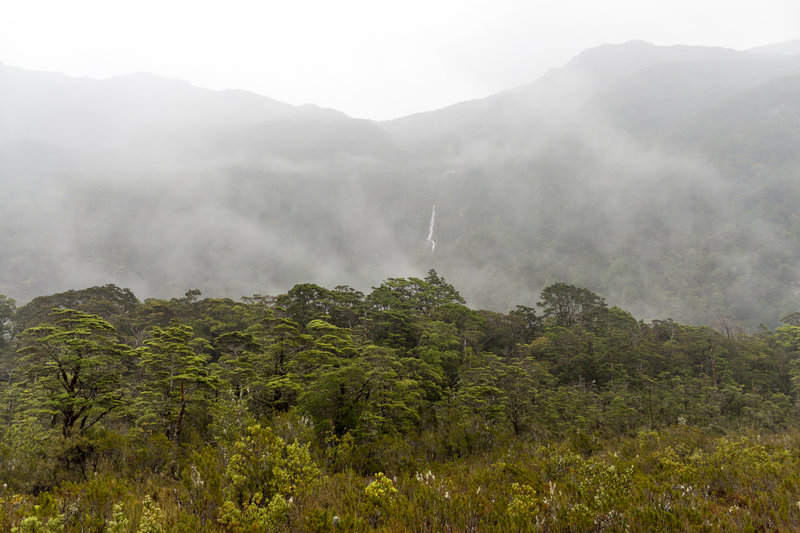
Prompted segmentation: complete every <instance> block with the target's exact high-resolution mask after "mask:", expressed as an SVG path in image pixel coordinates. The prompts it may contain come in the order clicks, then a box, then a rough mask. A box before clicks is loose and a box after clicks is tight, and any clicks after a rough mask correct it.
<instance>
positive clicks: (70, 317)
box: [19, 309, 129, 437]
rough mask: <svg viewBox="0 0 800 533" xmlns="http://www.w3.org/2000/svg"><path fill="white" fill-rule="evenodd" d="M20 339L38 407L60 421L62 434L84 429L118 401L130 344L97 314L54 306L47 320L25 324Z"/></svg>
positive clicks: (24, 361) (21, 350) (23, 359)
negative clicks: (37, 395)
mask: <svg viewBox="0 0 800 533" xmlns="http://www.w3.org/2000/svg"><path fill="white" fill-rule="evenodd" d="M20 341H21V346H20V349H19V353H20V354H22V356H23V357H22V363H23V365H24V368H25V371H26V373H27V375H28V377H29V379H30V380H31V382H32V385H33V386H35V387H38V388H39V389H40V390H41V391H42V394H43V398H42V405H41V407H42V409H44V410H47V411H50V412H52V413H53V415H54V417H53V423H59V422H60V424H61V434H62V435H63V436H64V437H71V436H72V435H73V434H74V433H75V432H76V430H77V432H79V433H81V432H84V431H85V430H87V429H89V428H90V427H92V426H94V425H95V424H96V423H98V422H99V421H100V420H102V419H103V418H104V417H105V416H106V415H108V414H109V413H110V412H111V411H112V410H113V409H115V408H117V407H119V406H120V405H122V398H123V394H122V391H121V388H120V377H121V373H122V370H123V359H124V358H126V357H127V356H128V354H129V349H128V347H127V346H125V345H123V344H120V343H118V342H117V339H116V330H115V329H114V327H113V326H112V325H111V324H109V323H108V322H106V321H105V320H103V319H102V318H100V317H99V316H97V315H90V314H88V313H84V312H82V311H76V310H74V309H55V310H53V311H52V313H51V315H50V321H49V322H45V323H43V324H41V325H39V326H36V327H33V328H28V329H27V330H25V331H24V332H23V333H22V335H21V338H20Z"/></svg>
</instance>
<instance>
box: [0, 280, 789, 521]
mask: <svg viewBox="0 0 800 533" xmlns="http://www.w3.org/2000/svg"><path fill="white" fill-rule="evenodd" d="M526 303H527V305H517V306H516V307H515V308H514V309H513V310H511V311H509V312H507V313H501V312H496V311H487V310H476V309H472V308H470V307H468V306H467V305H466V303H465V300H464V298H463V297H462V296H461V294H460V293H459V291H458V290H457V289H456V288H455V287H454V286H453V285H451V284H450V283H448V282H447V281H446V280H445V279H444V278H443V277H442V276H441V275H440V274H438V273H437V272H436V271H434V270H430V271H428V272H427V274H426V276H425V277H424V278H416V277H409V278H388V279H386V280H384V281H383V282H382V283H381V284H380V285H379V286H377V287H373V288H372V291H371V292H370V293H369V294H364V293H362V292H360V291H358V290H356V289H353V288H352V287H349V286H342V285H340V286H336V287H334V288H326V287H322V286H319V285H316V284H312V283H304V284H297V285H295V286H294V287H292V288H291V289H290V290H288V292H286V293H285V294H281V295H279V296H277V297H272V296H262V295H253V296H250V297H244V298H241V299H239V300H233V299H228V298H204V297H203V295H202V294H201V292H200V291H199V290H197V289H192V290H189V291H187V292H186V294H185V295H184V297H181V298H172V299H158V298H148V299H145V300H143V301H140V300H139V299H138V298H137V297H136V296H135V295H134V294H133V292H132V291H130V290H129V289H124V288H120V287H118V286H116V285H105V286H96V287H91V288H87V289H83V290H69V291H66V292H61V293H57V294H52V295H47V296H39V297H36V298H34V299H32V300H31V301H30V302H29V303H27V304H25V305H21V306H19V307H17V306H16V304H15V301H14V300H13V299H11V298H9V297H5V296H3V297H0V328H1V329H0V399H2V404H0V409H1V410H0V417H2V423H0V485H1V487H2V488H0V530H3V531H14V532H55V531H97V532H100V531H102V532H139V533H145V532H148V533H149V532H159V531H189V530H193V531H224V532H250V531H318V532H328V531H370V530H380V531H431V532H434V531H765V530H798V529H800V501H798V500H800V431H799V429H800V428H798V424H797V422H796V420H797V416H798V400H800V363H799V362H800V314H792V315H789V316H786V317H784V319H783V322H782V325H780V326H779V327H777V328H775V329H774V330H770V329H768V328H767V327H762V328H761V329H760V331H758V332H756V333H751V332H750V333H749V332H747V331H746V330H745V329H744V328H743V327H741V326H739V325H737V324H736V323H734V322H732V321H721V322H720V323H718V324H715V326H714V328H713V329H712V328H710V327H701V326H693V325H685V324H681V323H678V322H675V321H673V320H671V319H669V318H664V319H659V320H652V321H649V322H645V321H643V320H638V319H637V318H636V317H634V316H633V315H632V314H630V313H629V312H627V311H625V310H624V309H621V308H619V307H616V306H614V305H610V304H608V303H606V301H605V299H604V297H603V296H601V295H599V294H596V293H594V292H592V291H590V290H588V289H586V288H582V287H579V286H575V285H570V284H567V283H563V282H557V283H554V284H551V285H549V286H547V287H545V288H544V289H543V290H542V291H541V294H540V295H539V297H538V301H536V302H526Z"/></svg>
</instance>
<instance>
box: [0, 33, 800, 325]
mask: <svg viewBox="0 0 800 533" xmlns="http://www.w3.org/2000/svg"><path fill="white" fill-rule="evenodd" d="M781 50H784V49H783V48H782V49H781ZM798 97H800V56H798V55H793V54H791V53H790V54H786V53H783V52H781V55H777V54H771V53H769V49H767V50H766V51H765V50H761V51H759V54H755V53H748V52H736V51H733V50H726V49H720V48H703V47H656V46H653V45H650V44H648V43H643V42H632V43H626V44H622V45H614V46H603V47H598V48H596V49H592V50H589V51H587V52H585V53H583V54H581V55H580V56H578V57H577V58H575V59H574V60H573V61H571V62H570V63H569V64H567V65H565V66H563V67H559V68H556V69H553V70H551V71H550V72H549V73H548V74H546V75H545V76H543V77H541V78H539V79H537V80H534V81H532V82H531V83H530V84H528V85H524V86H521V87H516V88H511V89H509V90H507V91H505V92H502V93H499V94H496V95H493V96H490V97H487V98H485V99H481V100H475V101H469V102H462V103H459V104H456V105H453V106H451V107H448V108H444V109H441V110H438V111H433V112H429V113H422V114H417V115H412V116H409V117H405V118H401V119H397V120H393V121H384V122H374V121H367V120H356V119H352V118H350V117H348V116H347V115H345V114H343V113H340V112H338V111H335V110H330V109H322V108H318V107H316V106H300V107H296V106H290V105H288V104H283V103H281V102H276V101H274V100H271V99H269V98H266V97H262V96H259V95H255V94H252V93H245V92H241V91H222V92H218V91H210V90H206V89H200V88H197V87H193V86H191V85H189V84H186V83H183V82H178V81H173V80H163V79H160V78H156V77H153V76H146V75H136V76H129V77H119V78H114V79H110V80H104V81H98V80H86V79H73V78H68V77H65V76H61V75H58V74H42V73H35V72H28V71H24V70H21V69H12V68H9V67H0V101H2V102H3V106H2V107H0V177H1V178H2V184H3V188H4V190H5V193H4V197H3V203H4V208H3V211H2V214H0V247H1V248H2V250H3V252H2V254H0V293H2V294H7V295H9V296H12V297H14V298H17V299H18V300H19V301H21V302H24V301H26V300H28V299H30V298H33V297H35V296H37V295H41V294H49V293H53V292H58V291H62V290H67V289H71V288H82V287H87V286H92V285H102V284H106V283H115V284H118V285H120V286H124V287H129V288H131V289H132V290H133V291H134V292H135V293H136V294H137V296H139V297H140V298H144V297H172V296H178V295H182V294H183V293H184V292H185V291H186V290H187V289H189V288H198V289H200V290H201V291H202V293H203V294H204V295H206V296H228V297H233V298H236V297H239V296H246V295H251V294H255V293H258V294H279V293H283V292H286V291H287V290H288V289H289V288H291V286H292V285H293V284H295V283H303V282H313V283H318V284H320V285H323V286H328V287H332V286H335V285H342V284H346V285H350V286H353V287H355V288H357V289H360V290H362V291H369V289H370V287H372V286H375V285H377V284H379V283H380V281H381V280H382V279H385V278H388V277H398V276H401V277H404V276H419V275H423V274H424V272H425V271H427V270H428V269H430V268H435V269H436V270H437V271H438V272H439V273H440V274H442V275H443V276H445V277H446V278H447V280H448V281H449V282H451V283H453V284H454V285H455V286H456V288H457V289H459V290H460V291H461V292H462V294H463V295H464V296H465V298H466V299H467V301H468V303H469V304H470V305H471V306H473V307H483V308H490V309H494V310H499V311H505V310H508V309H511V308H512V307H513V306H514V305H517V304H523V305H533V304H534V303H535V302H536V301H537V298H538V294H539V292H540V291H541V289H542V288H543V287H545V286H546V285H548V284H550V283H553V282H556V281H565V282H568V283H573V284H576V285H581V286H585V287H587V288H589V289H591V290H593V291H596V292H598V293H599V294H602V295H603V296H604V297H605V298H606V299H607V301H608V302H610V303H611V304H614V305H618V306H620V307H622V308H625V309H627V310H630V311H632V312H633V313H634V314H635V315H636V316H639V317H642V318H646V319H649V318H666V317H671V318H675V319H677V320H681V321H685V322H692V323H711V322H712V321H714V320H715V319H718V318H720V317H726V318H728V317H729V318H731V319H732V320H734V321H736V322H739V323H742V324H745V325H747V326H748V327H751V328H753V327H755V326H757V325H758V324H759V323H761V322H764V323H767V324H774V323H776V322H777V321H778V320H779V319H780V317H782V316H784V315H785V314H788V313H789V312H792V311H796V310H797V308H798V307H799V306H800V301H799V300H800V298H798V295H797V294H796V291H795V290H793V289H792V288H793V287H795V286H796V283H797V280H798V279H800V272H798V268H797V266H796V265H798V264H800V263H799V262H798V256H799V255H800V244H798V243H800V240H798V237H800V235H798V231H800V225H799V224H798V222H797V218H796V215H795V214H794V212H793V208H794V206H796V205H797V202H796V200H798V199H800V198H798V197H800V191H799V190H798V189H797V184H798V183H800V181H798V178H800V175H799V174H800V170H799V169H800V165H799V164H798V163H800V162H799V161H798V155H797V153H796V146H798V144H796V143H795V141H798V140H800V104H798V102H800V98H798ZM432 206H434V207H433V209H432ZM434 217H435V218H434ZM434 220H435V233H434ZM434 242H435V244H434Z"/></svg>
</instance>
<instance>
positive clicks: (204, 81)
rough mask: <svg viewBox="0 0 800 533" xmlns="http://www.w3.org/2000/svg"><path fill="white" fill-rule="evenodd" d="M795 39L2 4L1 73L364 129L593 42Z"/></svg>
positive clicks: (320, 8) (293, 5)
mask: <svg viewBox="0 0 800 533" xmlns="http://www.w3.org/2000/svg"><path fill="white" fill-rule="evenodd" d="M797 38H800V0H759V1H750V0H745V1H740V0H708V1H706V0H658V1H656V0H578V1H575V0H532V1H524V0H403V1H388V0H386V1H383V0H281V1H271V0H261V1H256V0H225V1H206V0H136V1H130V0H124V1H123V0H0V62H1V63H4V64H7V65H13V66H18V67H23V68H28V69H32V70H54V71H59V72H63V73H65V74H68V75H72V76H89V77H95V78H106V77H110V76H114V75H119V74H128V73H131V72H151V73H153V74H157V75H160V76H164V77H167V78H178V79H182V80H186V81H189V82H191V83H193V84H194V85H198V86H201V87H208V88H212V89H225V88H235V89H246V90H250V91H253V92H257V93H260V94H264V95H267V96H270V97H272V98H275V99H277V100H281V101H284V102H288V103H291V104H303V103H307V102H312V103H315V104H318V105H321V106H324V107H332V108H335V109H339V110H341V111H344V112H346V113H348V114H350V115H352V116H355V117H360V118H372V119H386V118H393V117H397V116H402V115H407V114H411V113H415V112H419V111H426V110H430V109H435V108H439V107H443V106H445V105H449V104H452V103H455V102H458V101H462V100H467V99H471V98H479V97H483V96H487V95H489V94H492V93H496V92H499V91H501V90H504V89H507V88H510V87H513V86H516V85H521V84H523V83H527V82H530V81H533V80H534V79H536V78H537V77H538V76H540V75H541V74H543V73H544V72H545V71H546V70H547V69H548V68H551V67H556V66H561V65H563V64H564V63H566V62H567V61H568V60H569V59H571V58H572V57H574V56H575V55H577V54H578V53H580V52H581V51H582V50H584V49H586V48H590V47H593V46H597V45H599V44H603V43H609V42H610V43H620V42H624V41H628V40H631V39H643V40H646V41H650V42H653V43H655V44H663V45H669V44H678V43H682V44H695V45H709V46H725V47H729V48H736V49H747V48H751V47H754V46H759V45H764V44H770V43H775V42H782V41H788V40H791V39H797Z"/></svg>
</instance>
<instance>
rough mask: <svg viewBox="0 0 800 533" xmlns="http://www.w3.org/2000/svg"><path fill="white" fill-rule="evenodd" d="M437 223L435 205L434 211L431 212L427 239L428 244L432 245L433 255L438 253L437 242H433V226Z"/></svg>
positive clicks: (434, 206)
mask: <svg viewBox="0 0 800 533" xmlns="http://www.w3.org/2000/svg"><path fill="white" fill-rule="evenodd" d="M435 222H436V204H433V209H432V210H431V222H430V224H428V238H427V239H425V240H426V241H427V242H428V243H430V247H431V255H433V252H435V251H436V241H434V240H433V225H434V223H435Z"/></svg>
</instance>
